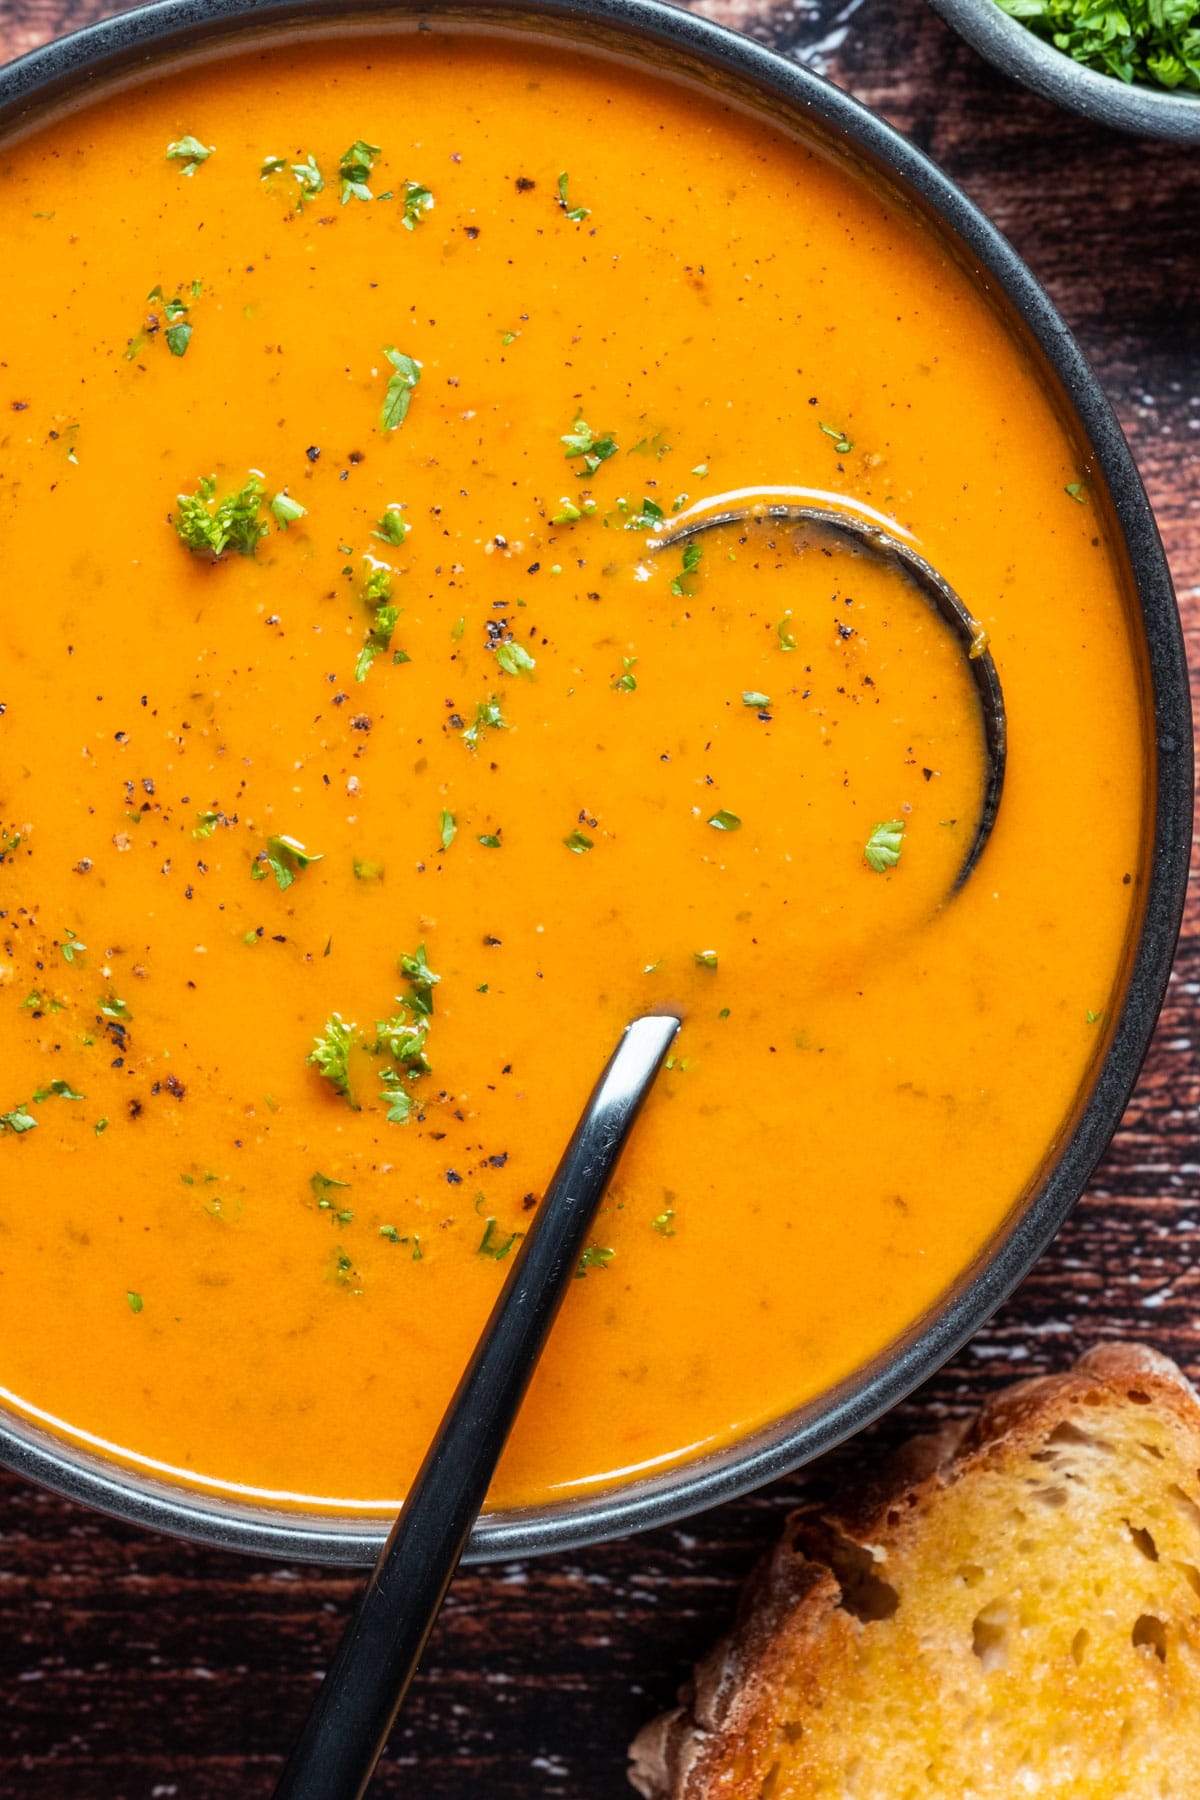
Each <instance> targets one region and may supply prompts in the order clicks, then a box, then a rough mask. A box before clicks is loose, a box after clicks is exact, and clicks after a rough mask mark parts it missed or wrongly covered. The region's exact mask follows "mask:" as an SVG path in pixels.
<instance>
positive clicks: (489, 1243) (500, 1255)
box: [477, 1196, 525, 1262]
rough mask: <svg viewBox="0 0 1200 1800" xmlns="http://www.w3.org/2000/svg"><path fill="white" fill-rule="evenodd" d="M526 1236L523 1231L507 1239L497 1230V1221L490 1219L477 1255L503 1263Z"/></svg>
mask: <svg viewBox="0 0 1200 1800" xmlns="http://www.w3.org/2000/svg"><path fill="white" fill-rule="evenodd" d="M481 1198H482V1196H481ZM524 1235H525V1233H524V1232H523V1231H513V1232H510V1234H509V1236H508V1237H505V1236H504V1235H503V1233H502V1232H499V1231H497V1230H496V1221H495V1219H489V1220H488V1222H487V1224H486V1226H485V1227H484V1232H483V1236H482V1238H481V1239H480V1241H479V1250H478V1252H477V1254H478V1255H479V1256H490V1257H491V1258H492V1260H493V1261H494V1262H503V1261H504V1258H505V1257H506V1256H507V1255H508V1253H509V1251H510V1250H512V1249H513V1248H514V1247H515V1245H517V1244H518V1243H520V1241H521V1239H522V1238H523V1237H524Z"/></svg>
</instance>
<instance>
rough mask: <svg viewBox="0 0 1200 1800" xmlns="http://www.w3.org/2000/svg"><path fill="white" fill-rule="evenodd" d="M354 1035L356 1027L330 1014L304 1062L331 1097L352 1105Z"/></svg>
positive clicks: (339, 1016)
mask: <svg viewBox="0 0 1200 1800" xmlns="http://www.w3.org/2000/svg"><path fill="white" fill-rule="evenodd" d="M357 1034H358V1026H357V1025H354V1024H349V1023H347V1021H346V1020H345V1019H343V1018H342V1015H341V1014H340V1013H330V1015H329V1018H328V1020H327V1022H326V1025H325V1029H324V1030H323V1031H322V1032H321V1034H320V1035H319V1037H317V1038H316V1040H315V1041H314V1043H313V1047H312V1050H311V1051H310V1052H309V1056H308V1060H309V1062H310V1063H311V1064H312V1065H313V1067H314V1068H315V1069H316V1071H317V1073H318V1074H319V1075H320V1076H321V1077H322V1079H323V1080H325V1081H327V1082H328V1083H329V1085H330V1087H331V1088H333V1090H334V1091H335V1093H338V1094H342V1095H344V1097H345V1098H346V1099H347V1100H348V1101H349V1103H350V1105H351V1106H353V1105H354V1099H353V1096H352V1095H351V1092H350V1052H351V1050H352V1049H353V1048H354V1044H355V1041H356V1038H357Z"/></svg>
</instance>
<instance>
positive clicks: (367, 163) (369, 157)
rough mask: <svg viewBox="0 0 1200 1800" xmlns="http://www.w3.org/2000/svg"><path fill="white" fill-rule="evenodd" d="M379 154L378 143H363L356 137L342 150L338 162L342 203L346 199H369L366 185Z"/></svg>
mask: <svg viewBox="0 0 1200 1800" xmlns="http://www.w3.org/2000/svg"><path fill="white" fill-rule="evenodd" d="M379 154H380V150H379V145H378V144H368V143H364V141H363V139H362V138H356V139H355V141H354V143H352V144H351V146H350V148H349V149H348V150H343V151H342V154H341V158H340V160H339V162H338V176H339V178H340V180H341V183H342V205H343V206H345V204H346V202H347V200H369V199H370V198H371V190H370V188H369V187H368V186H367V183H368V181H369V180H370V179H371V171H372V169H373V168H374V167H375V162H376V159H377V158H378V156H379Z"/></svg>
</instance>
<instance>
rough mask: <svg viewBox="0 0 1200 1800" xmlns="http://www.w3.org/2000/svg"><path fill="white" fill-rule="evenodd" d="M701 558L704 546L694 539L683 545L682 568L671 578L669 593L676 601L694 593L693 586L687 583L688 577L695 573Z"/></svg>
mask: <svg viewBox="0 0 1200 1800" xmlns="http://www.w3.org/2000/svg"><path fill="white" fill-rule="evenodd" d="M703 556H704V546H703V545H702V544H698V543H697V542H696V541H695V539H694V538H693V539H692V541H691V543H689V544H685V545H684V547H683V563H682V567H681V569H680V571H679V574H678V575H675V576H673V577H672V580H671V592H672V593H673V594H674V595H675V597H676V598H677V599H679V598H681V597H683V596H685V595H689V594H692V593H694V592H695V588H694V586H693V585H691V584H689V582H688V576H689V575H694V574H695V573H696V570H697V569H698V568H699V567H700V562H701V559H702V558H703Z"/></svg>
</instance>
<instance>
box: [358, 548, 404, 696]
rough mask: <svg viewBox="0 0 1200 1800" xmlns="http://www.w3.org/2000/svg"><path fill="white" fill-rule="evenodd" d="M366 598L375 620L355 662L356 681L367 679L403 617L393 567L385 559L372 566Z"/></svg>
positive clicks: (387, 647)
mask: <svg viewBox="0 0 1200 1800" xmlns="http://www.w3.org/2000/svg"><path fill="white" fill-rule="evenodd" d="M363 599H364V600H365V601H366V603H367V605H368V606H370V607H372V608H373V609H374V613H373V619H374V622H373V624H372V626H371V629H370V631H369V633H368V634H367V641H366V643H365V644H364V645H363V647H362V649H361V650H360V651H359V653H358V661H357V662H356V663H355V665H354V679H355V681H365V680H366V678H367V670H368V669H369V668H370V667H371V664H372V663H373V662H374V661H375V658H376V657H377V656H382V655H383V653H384V651H385V650H390V649H391V644H392V633H393V632H394V631H395V629H396V626H397V624H398V623H399V620H400V608H399V607H398V606H396V605H394V604H393V603H392V571H391V569H390V568H389V567H388V565H387V564H386V563H377V564H376V565H375V567H374V568H373V569H372V570H371V573H370V575H368V577H367V582H366V586H365V587H364V589H363ZM404 660H405V661H407V658H404Z"/></svg>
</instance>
